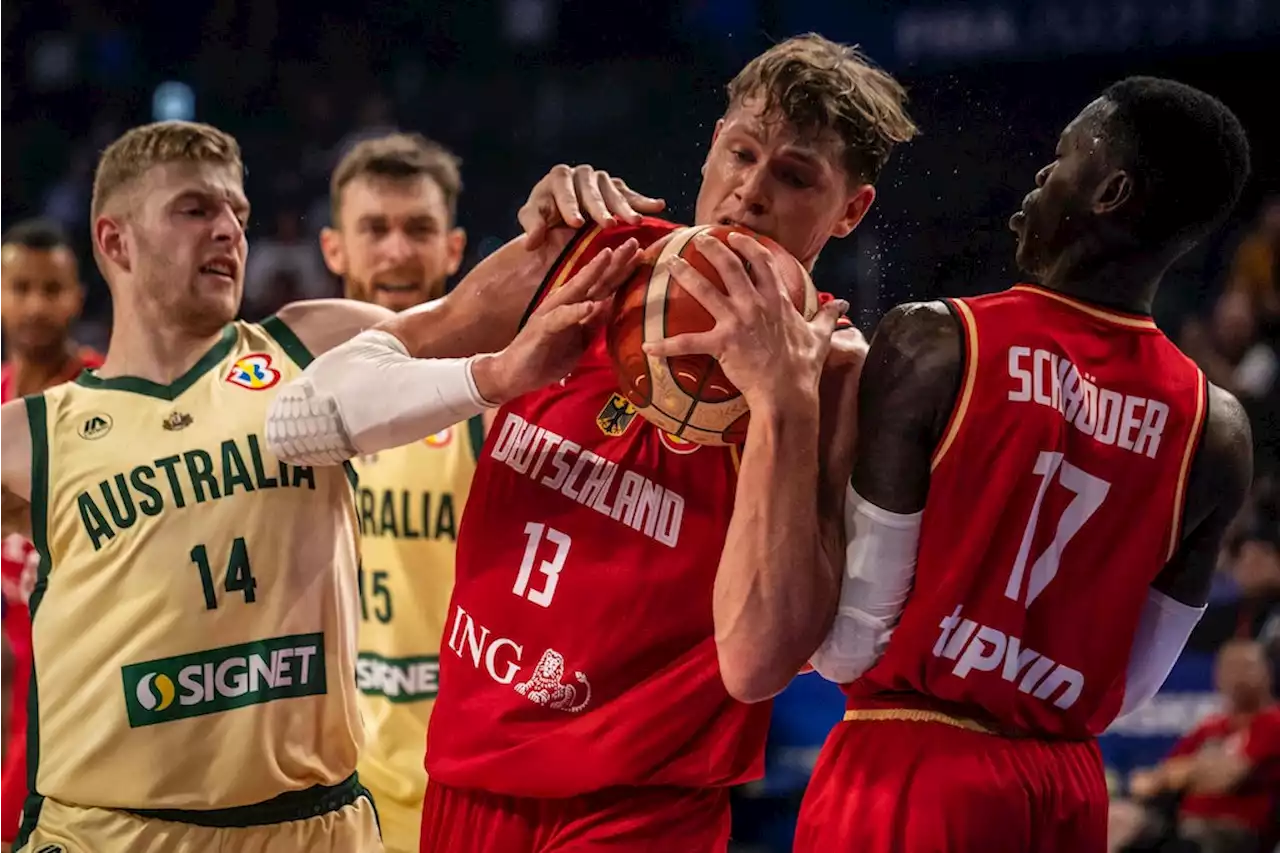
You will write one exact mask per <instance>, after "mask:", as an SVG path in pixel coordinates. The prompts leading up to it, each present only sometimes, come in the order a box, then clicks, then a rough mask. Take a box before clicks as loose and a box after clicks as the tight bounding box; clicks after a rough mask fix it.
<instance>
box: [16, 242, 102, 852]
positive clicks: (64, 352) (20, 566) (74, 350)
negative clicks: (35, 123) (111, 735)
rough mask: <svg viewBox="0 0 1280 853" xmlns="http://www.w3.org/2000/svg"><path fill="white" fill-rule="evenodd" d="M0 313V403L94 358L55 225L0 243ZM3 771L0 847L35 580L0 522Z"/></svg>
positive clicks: (74, 273) (20, 751) (24, 549)
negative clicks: (80, 326) (1, 359)
mask: <svg viewBox="0 0 1280 853" xmlns="http://www.w3.org/2000/svg"><path fill="white" fill-rule="evenodd" d="M0 291H2V292H3V299H2V300H0V316H2V317H3V321H4V335H5V342H6V346H7V349H8V360H7V361H6V362H5V364H4V368H3V373H0V395H2V396H3V400H0V402H5V403H7V402H9V401H10V400H13V399H17V398H19V397H23V396H25V395H27V394H35V393H38V392H40V391H43V390H45V389H46V388H50V387H52V386H54V385H57V384H59V383H62V382H66V381H68V380H70V379H74V378H75V376H76V375H77V374H79V373H80V371H81V370H83V369H84V368H86V367H97V366H99V365H100V364H101V363H102V358H101V356H99V355H98V354H97V353H96V352H94V351H93V350H90V349H86V348H82V347H78V346H76V345H75V343H74V342H73V341H72V340H71V338H70V333H71V324H72V323H74V322H75V319H76V317H78V316H79V315H80V307H81V305H82V304H83V302H84V287H83V285H81V283H80V274H79V270H78V269H77V266H76V258H75V255H74V254H73V253H72V251H71V247H70V245H69V244H68V242H67V239H66V236H65V235H64V234H63V233H62V231H61V229H59V228H58V227H57V226H56V225H53V224H52V223H48V222H44V221H41V220H28V221H26V222H21V223H18V224H17V225H14V226H13V227H12V228H10V229H9V230H8V231H7V232H5V235H4V237H3V240H0ZM0 566H2V567H3V583H4V586H3V591H4V598H3V601H4V632H3V638H4V648H5V667H4V699H3V702H4V714H5V725H4V745H5V746H4V766H3V771H2V772H3V775H2V776H0V801H2V802H3V805H2V806H0V842H3V844H4V845H6V846H7V845H9V844H10V843H12V842H13V838H14V836H15V835H16V834H17V832H18V818H19V816H20V815H21V814H22V803H23V801H24V800H25V799H26V796H27V688H28V682H29V681H30V678H31V615H30V613H29V612H28V611H27V599H28V598H29V597H30V595H31V588H32V585H33V584H34V583H35V578H36V555H35V548H34V546H32V544H31V542H30V541H28V540H27V539H26V538H25V537H24V536H22V535H21V534H20V533H15V532H11V531H10V530H9V524H8V523H7V519H6V524H5V530H4V542H3V553H0Z"/></svg>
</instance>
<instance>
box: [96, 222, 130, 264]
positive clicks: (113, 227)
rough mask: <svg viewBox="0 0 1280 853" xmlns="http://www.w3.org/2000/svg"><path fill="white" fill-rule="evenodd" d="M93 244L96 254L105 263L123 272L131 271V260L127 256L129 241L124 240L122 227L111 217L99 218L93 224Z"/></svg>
mask: <svg viewBox="0 0 1280 853" xmlns="http://www.w3.org/2000/svg"><path fill="white" fill-rule="evenodd" d="M93 244H94V246H95V247H96V248H97V250H98V254H99V255H101V256H102V257H103V258H104V259H106V261H107V263H109V264H112V265H113V266H117V267H119V268H120V269H122V270H124V271H125V272H129V271H130V270H132V269H133V259H132V258H131V257H130V255H129V241H128V240H127V239H126V238H125V233H124V227H123V226H122V224H121V223H120V222H119V221H118V220H117V219H115V218H114V217H111V216H99V217H98V218H97V219H95V220H94V222H93Z"/></svg>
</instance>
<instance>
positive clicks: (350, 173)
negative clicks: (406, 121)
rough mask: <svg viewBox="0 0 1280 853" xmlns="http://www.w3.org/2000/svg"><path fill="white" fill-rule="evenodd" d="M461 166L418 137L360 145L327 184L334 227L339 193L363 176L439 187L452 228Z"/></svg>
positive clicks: (403, 136)
mask: <svg viewBox="0 0 1280 853" xmlns="http://www.w3.org/2000/svg"><path fill="white" fill-rule="evenodd" d="M461 165H462V160H461V159H459V158H458V156H457V155H455V154H454V153H453V152H452V151H450V150H449V149H447V148H445V147H444V146H443V145H441V144H440V143H439V142H436V141H435V140H432V139H427V138H426V137H425V136H423V135H422V134H420V133H392V134H389V135H387V136H379V137H377V138H375V139H366V140H364V141H362V142H359V143H357V144H356V145H355V146H354V147H353V148H352V149H351V150H350V151H348V152H347V154H346V156H345V157H343V158H342V162H340V163H338V167H337V168H336V169H334V170H333V177H332V178H331V179H330V181H329V205H330V208H331V209H330V215H331V216H332V217H333V227H335V228H337V227H338V216H339V214H340V213H341V211H342V191H343V190H344V189H346V186H347V184H349V183H351V182H352V181H354V180H355V179H356V178H359V177H362V176H364V175H375V176H377V177H380V178H391V179H392V180H404V179H406V178H417V177H423V176H425V177H428V178H430V179H431V180H433V181H435V182H436V185H437V186H438V187H440V193H441V194H442V195H443V196H444V204H445V207H446V208H447V209H448V211H449V224H450V225H452V224H453V223H454V222H455V221H457V217H458V196H459V195H461V194H462V171H461V169H460V166H461Z"/></svg>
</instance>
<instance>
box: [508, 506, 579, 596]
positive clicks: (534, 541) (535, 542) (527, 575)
mask: <svg viewBox="0 0 1280 853" xmlns="http://www.w3.org/2000/svg"><path fill="white" fill-rule="evenodd" d="M524 535H525V536H527V537H529V541H528V542H527V543H526V544H525V546H524V559H522V560H521V561H520V574H519V575H517V576H516V585H515V586H513V587H511V591H512V592H513V593H514V594H516V595H518V596H520V597H521V598H527V599H529V600H530V601H532V602H533V603H534V604H536V605H538V606H539V607H550V606H551V599H552V598H553V597H554V596H555V594H556V584H558V583H559V582H560V570H561V569H563V568H564V561H565V558H567V557H568V556H569V547H570V546H571V545H573V540H572V539H570V538H569V535H568V534H567V533H562V532H560V531H559V530H556V529H555V528H554V527H547V526H546V525H545V524H539V523H538V522H536V521H531V522H529V523H528V524H526V525H525V526H524ZM544 541H545V542H546V546H545V547H544V546H543V542H544ZM551 548H555V552H554V553H552V554H551V559H549V560H548V559H543V560H540V561H539V560H538V554H539V552H540V551H541V552H543V553H549V552H550V550H551ZM534 562H537V563H538V571H539V572H541V573H542V574H543V575H544V576H545V578H546V580H544V581H543V582H542V586H541V587H537V588H534V589H530V588H529V581H530V580H531V579H532V577H533V564H534Z"/></svg>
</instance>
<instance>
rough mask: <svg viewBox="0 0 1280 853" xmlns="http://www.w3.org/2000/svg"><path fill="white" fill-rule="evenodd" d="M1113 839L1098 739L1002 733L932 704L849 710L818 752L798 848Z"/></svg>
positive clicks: (1078, 852) (889, 850) (1091, 843)
mask: <svg viewBox="0 0 1280 853" xmlns="http://www.w3.org/2000/svg"><path fill="white" fill-rule="evenodd" d="M854 715H859V716H864V717H868V718H870V717H874V719H867V718H863V719H858V718H855V719H852V720H850V719H849V716H854ZM908 715H909V716H910V717H911V719H906V717H908ZM886 717H890V718H888V719H885V718H886ZM893 717H897V718H893ZM965 726H971V727H970V728H966V727H965ZM1106 840H1107V788H1106V782H1105V779H1104V776H1103V769H1102V756H1101V754H1100V753H1099V752H1098V747H1097V744H1096V743H1093V742H1092V741H1089V742H1063V741H1059V742H1049V741H1041V740H1031V739H1011V738H1004V737H1000V736H997V735H994V734H988V733H986V732H984V731H981V730H978V727H977V726H976V725H974V724H972V723H969V722H968V721H962V720H957V719H955V718H952V717H948V716H946V715H943V714H940V713H936V712H931V711H875V712H870V711H860V712H859V711H852V712H850V713H849V715H847V716H846V721H845V722H843V723H840V724H838V725H836V727H835V728H834V729H832V730H831V734H830V735H829V736H828V737H827V742H826V745H825V746H824V747H823V749H822V753H821V755H820V756H819V757H818V764H817V766H816V767H815V768H814V772H813V778H812V780H811V781H810V783H809V788H808V790H807V791H806V792H805V797H804V802H803V804H802V805H801V807H800V820H799V824H798V826H797V829H796V843H795V848H794V850H795V853H845V851H850V853H852V851H858V853H1031V851H1036V853H1102V851H1105V850H1106Z"/></svg>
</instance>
